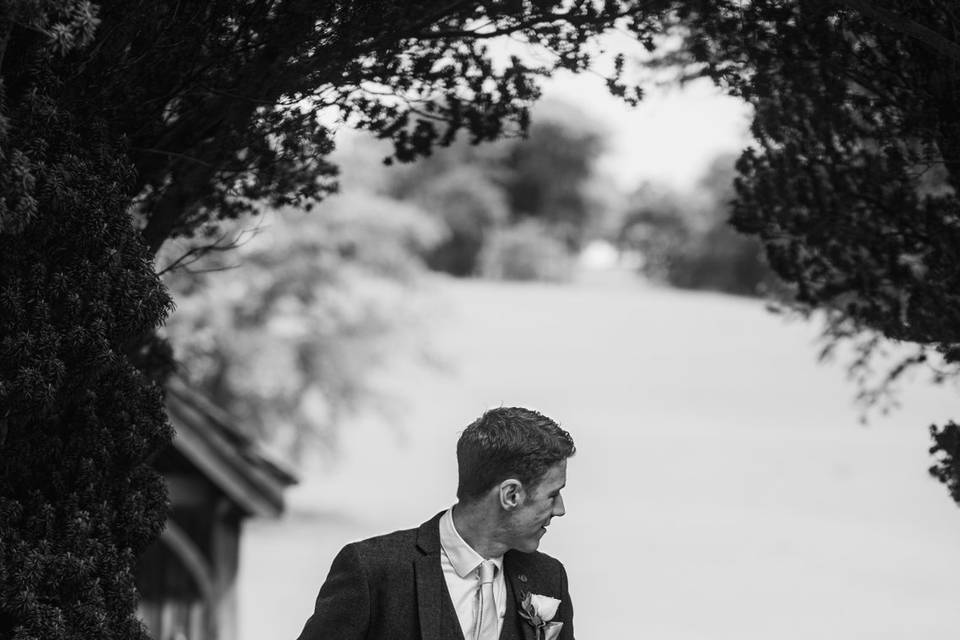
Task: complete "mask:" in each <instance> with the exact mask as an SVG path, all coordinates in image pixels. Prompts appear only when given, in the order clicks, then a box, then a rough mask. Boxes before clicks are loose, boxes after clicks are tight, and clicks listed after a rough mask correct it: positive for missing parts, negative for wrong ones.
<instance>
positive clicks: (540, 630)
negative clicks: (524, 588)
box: [520, 593, 563, 640]
mask: <svg viewBox="0 0 960 640" xmlns="http://www.w3.org/2000/svg"><path fill="white" fill-rule="evenodd" d="M559 606H560V601H559V600H557V599H556V598H551V597H550V596H541V595H540V594H537V593H526V594H524V596H523V601H522V602H521V603H520V617H522V618H523V619H524V620H526V621H527V622H528V623H529V624H530V626H532V627H533V630H534V633H535V635H536V638H537V640H556V638H558V637H559V636H560V629H562V628H563V623H562V622H551V620H553V616H555V615H557V607H559Z"/></svg>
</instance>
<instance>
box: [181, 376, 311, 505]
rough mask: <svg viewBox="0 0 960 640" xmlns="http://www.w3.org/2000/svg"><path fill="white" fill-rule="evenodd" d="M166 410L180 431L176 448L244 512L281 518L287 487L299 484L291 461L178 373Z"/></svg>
mask: <svg viewBox="0 0 960 640" xmlns="http://www.w3.org/2000/svg"><path fill="white" fill-rule="evenodd" d="M167 414H168V416H169V418H170V422H171V424H172V425H173V428H174V429H175V431H176V435H175V436H174V439H173V446H174V448H175V449H176V450H177V451H179V452H180V453H181V454H182V455H183V456H184V457H185V458H186V459H187V460H189V461H190V462H191V463H192V464H193V465H195V466H196V467H197V468H198V469H199V470H200V471H201V472H202V473H203V474H204V475H205V476H207V477H208V478H209V479H210V481H211V482H213V483H214V484H215V485H216V486H217V487H219V488H220V489H221V490H222V491H223V493H224V494H225V495H226V496H227V497H228V498H230V499H231V500H232V501H233V502H234V503H235V504H236V505H237V506H238V507H239V508H240V509H241V510H242V511H243V512H244V513H246V514H247V515H249V516H260V517H276V516H279V515H280V514H281V513H282V512H283V490H284V489H285V488H286V487H288V486H290V485H292V484H296V482H297V477H296V475H295V474H294V472H293V469H292V468H291V467H290V466H289V465H288V464H286V463H284V462H283V461H281V460H279V459H277V458H276V457H274V456H272V455H271V454H270V453H269V452H267V451H266V450H265V449H264V448H263V447H262V446H260V445H259V444H258V443H257V442H256V440H254V439H253V438H252V437H250V436H249V435H247V434H246V433H245V432H243V430H241V429H240V428H239V427H237V425H236V421H235V420H234V419H233V418H231V417H230V416H229V415H227V414H226V412H224V411H223V410H222V409H220V408H219V407H217V406H216V405H215V404H213V403H212V402H211V401H210V400H208V399H207V398H206V397H204V396H203V395H202V394H200V393H197V392H196V391H193V390H191V389H190V388H188V387H187V385H186V383H185V382H184V381H183V380H181V379H180V378H178V377H176V376H173V377H171V379H170V380H169V381H168V383H167Z"/></svg>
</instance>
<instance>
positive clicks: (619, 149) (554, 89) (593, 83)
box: [534, 73, 750, 192]
mask: <svg viewBox="0 0 960 640" xmlns="http://www.w3.org/2000/svg"><path fill="white" fill-rule="evenodd" d="M645 91H646V94H645V96H644V99H643V101H642V102H641V104H640V105H639V106H638V107H636V108H631V107H628V106H627V105H625V104H624V103H623V102H622V101H620V100H618V99H616V98H613V97H611V96H610V95H609V93H608V92H607V90H606V87H605V86H604V83H603V80H602V79H601V78H600V77H598V76H596V75H591V74H581V75H573V74H570V73H564V74H562V75H559V76H558V77H555V78H552V79H550V80H549V81H548V82H547V83H545V85H544V98H545V99H548V100H550V99H553V100H558V101H562V102H566V103H569V104H572V105H575V106H577V107H579V108H580V109H582V110H583V111H584V112H586V113H587V114H589V115H590V116H591V118H592V119H594V120H597V121H599V122H600V123H601V124H602V125H604V126H605V127H607V128H608V129H609V133H610V138H609V144H610V154H609V155H608V156H607V157H606V158H604V160H603V161H602V163H601V165H600V169H601V170H602V171H606V172H609V173H610V175H611V176H612V177H613V179H614V181H615V182H616V184H617V185H618V186H619V187H620V188H621V189H623V190H625V191H628V192H629V191H633V190H634V189H635V188H636V187H637V186H638V185H639V183H641V182H644V181H653V182H662V183H666V184H669V185H671V186H674V187H677V188H680V189H683V188H685V187H689V186H691V185H692V184H694V183H695V182H696V181H697V179H698V178H699V177H700V175H702V173H703V172H704V170H705V169H706V167H707V166H708V165H709V163H710V161H711V160H712V159H713V158H714V157H716V156H717V155H719V154H723V153H729V152H739V151H740V150H741V149H743V148H744V147H745V146H746V145H747V142H748V140H749V133H748V128H749V125H750V119H749V118H750V108H749V107H748V106H747V105H746V104H745V103H744V102H742V101H741V100H738V99H735V98H732V97H730V96H726V95H724V94H723V93H722V92H721V91H720V90H719V89H718V88H717V87H716V86H714V85H713V83H712V82H710V81H709V80H706V79H704V80H700V81H697V82H694V83H690V84H688V85H687V86H685V87H683V88H680V87H656V86H651V87H647V88H645ZM534 118H536V115H534Z"/></svg>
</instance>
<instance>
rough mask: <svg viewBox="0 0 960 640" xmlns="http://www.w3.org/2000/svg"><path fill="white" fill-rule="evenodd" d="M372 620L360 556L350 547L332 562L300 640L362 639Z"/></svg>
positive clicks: (354, 548)
mask: <svg viewBox="0 0 960 640" xmlns="http://www.w3.org/2000/svg"><path fill="white" fill-rule="evenodd" d="M369 621H370V588H369V586H368V582H367V578H366V574H365V572H364V570H363V565H362V564H361V562H360V555H359V554H358V553H357V549H356V547H355V546H354V545H352V544H348V545H347V546H345V547H344V548H343V549H341V550H340V553H338V554H337V557H336V558H334V559H333V564H332V565H331V567H330V573H329V574H328V575H327V579H326V581H325V582H324V583H323V586H322V587H320V593H319V595H317V603H316V606H315V607H314V610H313V615H312V616H310V618H309V619H308V620H307V623H306V625H304V627H303V631H302V632H301V633H300V637H299V640H328V639H329V640H363V638H365V637H366V635H367V627H368V626H369Z"/></svg>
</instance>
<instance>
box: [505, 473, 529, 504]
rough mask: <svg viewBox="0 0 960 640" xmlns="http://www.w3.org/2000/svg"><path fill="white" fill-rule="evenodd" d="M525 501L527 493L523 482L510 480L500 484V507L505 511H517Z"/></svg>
mask: <svg viewBox="0 0 960 640" xmlns="http://www.w3.org/2000/svg"><path fill="white" fill-rule="evenodd" d="M524 499H526V492H525V491H524V489H523V483H522V482H520V481H519V480H517V479H515V478H510V479H507V480H504V481H503V482H501V483H500V506H501V507H503V508H504V509H505V510H507V511H512V510H513V509H516V508H517V507H519V506H520V505H522V504H523V501H524Z"/></svg>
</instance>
